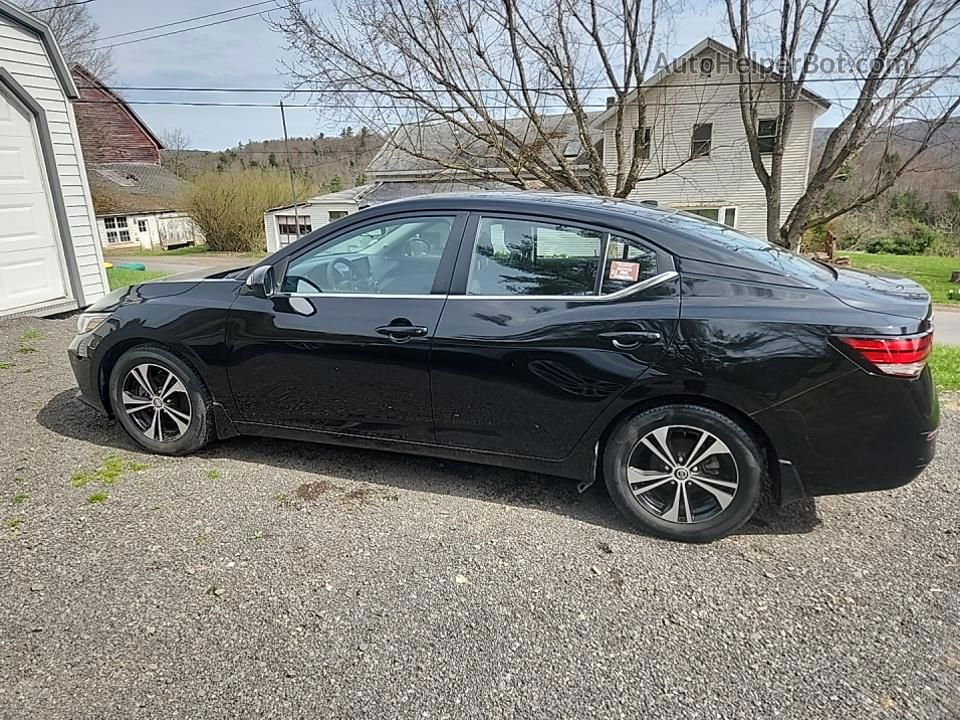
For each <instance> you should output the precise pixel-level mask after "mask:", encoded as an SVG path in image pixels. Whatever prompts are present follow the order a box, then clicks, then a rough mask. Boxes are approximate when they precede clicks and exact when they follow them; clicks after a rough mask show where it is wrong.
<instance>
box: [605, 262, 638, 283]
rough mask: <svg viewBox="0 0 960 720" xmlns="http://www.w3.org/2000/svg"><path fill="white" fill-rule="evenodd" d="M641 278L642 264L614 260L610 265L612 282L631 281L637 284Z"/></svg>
mask: <svg viewBox="0 0 960 720" xmlns="http://www.w3.org/2000/svg"><path fill="white" fill-rule="evenodd" d="M639 277H640V263H635V262H624V261H623V260H613V261H612V262H611V263H610V279H611V280H629V281H630V282H636V281H637V279H638V278H639Z"/></svg>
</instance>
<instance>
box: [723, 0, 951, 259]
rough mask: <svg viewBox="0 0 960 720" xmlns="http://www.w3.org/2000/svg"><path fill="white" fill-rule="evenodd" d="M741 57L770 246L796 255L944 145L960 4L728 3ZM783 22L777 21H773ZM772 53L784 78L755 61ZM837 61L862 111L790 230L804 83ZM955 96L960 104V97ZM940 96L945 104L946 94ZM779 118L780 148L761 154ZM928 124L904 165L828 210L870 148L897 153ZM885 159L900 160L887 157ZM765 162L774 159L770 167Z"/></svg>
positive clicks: (854, 108) (888, 168) (852, 116)
mask: <svg viewBox="0 0 960 720" xmlns="http://www.w3.org/2000/svg"><path fill="white" fill-rule="evenodd" d="M725 1H726V12H727V21H728V24H729V27H730V33H731V35H732V37H733V41H734V46H735V48H736V51H737V54H738V56H739V60H740V62H738V66H737V69H738V74H739V83H738V91H739V96H740V110H741V117H742V119H743V127H744V130H745V131H746V136H747V140H748V146H749V150H750V160H751V163H752V165H753V168H754V171H755V172H756V175H757V177H758V179H759V180H760V183H761V185H762V186H763V189H764V192H765V194H766V201H767V203H766V204H767V238H768V239H769V240H770V241H771V242H776V243H779V244H781V245H784V246H786V247H791V248H796V247H797V246H798V245H799V243H800V239H801V236H802V234H803V232H804V231H805V230H807V229H809V228H812V227H815V226H817V225H821V224H823V223H825V222H828V221H830V220H832V219H833V218H836V217H839V216H841V215H843V214H845V213H847V212H850V211H851V210H853V209H856V208H858V207H861V206H863V205H865V204H867V203H869V202H871V201H872V200H874V199H875V198H877V197H879V196H880V195H881V194H883V193H884V192H886V191H887V190H888V189H889V188H890V187H892V186H893V185H894V183H895V182H896V180H897V178H899V177H900V176H901V175H903V173H904V172H907V171H908V170H909V169H910V168H911V167H913V166H914V164H915V163H916V162H917V159H918V158H919V157H920V156H921V155H922V154H923V152H924V151H925V150H927V149H928V148H929V147H930V146H931V144H932V143H933V142H935V140H936V138H937V136H938V131H939V130H940V129H941V128H942V127H943V126H944V125H945V124H946V123H947V122H948V121H950V119H951V118H952V117H954V116H955V114H956V113H957V109H958V107H960V96H958V95H957V94H956V83H955V82H953V80H955V76H954V73H955V72H956V70H957V68H958V64H960V44H958V43H957V33H958V27H960V10H958V8H960V0H819V1H818V2H810V1H809V0H780V2H779V3H775V4H774V5H773V6H772V9H773V10H774V12H773V13H771V12H770V10H771V5H769V4H766V3H762V6H761V2H758V1H757V0H725ZM771 17H772V18H773V20H771V19H770V18H771ZM763 52H766V53H768V56H769V57H772V58H776V59H777V62H776V68H777V73H773V72H771V71H770V70H769V69H766V70H764V69H761V68H758V66H757V64H756V63H754V62H751V59H752V58H753V57H754V56H756V55H758V54H760V53H763ZM824 53H831V54H832V55H833V56H834V57H836V60H835V61H833V62H834V66H835V67H836V68H837V69H839V68H841V67H842V68H845V69H846V72H847V73H853V74H854V75H855V76H856V78H857V79H856V81H855V82H854V83H853V85H854V90H853V95H854V96H855V99H854V102H853V103H852V105H851V106H850V107H848V108H844V109H845V110H846V111H847V112H846V115H845V117H844V118H843V120H842V121H841V122H840V124H839V125H838V126H837V127H836V128H834V129H833V130H832V131H831V133H830V135H829V137H828V138H827V141H826V144H825V146H824V148H823V152H822V153H821V155H820V157H819V160H817V161H816V163H815V164H814V166H813V167H812V168H811V172H810V176H809V179H808V182H807V186H806V189H805V192H804V194H803V195H802V196H801V198H800V199H799V201H798V202H797V203H796V204H795V205H794V206H793V207H792V209H790V211H789V213H788V215H787V217H786V220H785V221H784V222H783V223H782V224H781V222H780V218H781V215H782V212H781V210H782V203H783V198H782V187H783V173H784V165H783V152H784V148H785V146H786V138H787V137H788V136H789V134H790V130H791V127H792V125H793V121H794V116H795V112H796V110H797V108H798V107H799V106H800V103H799V100H800V98H801V93H802V92H803V86H804V83H805V82H806V81H807V80H808V79H809V78H810V76H811V74H813V73H815V72H817V61H818V59H819V58H820V57H821V56H822V55H823V54H824ZM951 91H952V93H953V94H952V95H951V94H950V92H951ZM938 93H939V94H938ZM761 109H762V111H763V117H766V118H771V117H775V118H776V128H775V141H774V144H773V150H772V152H771V153H769V154H768V155H766V156H765V155H764V154H762V153H761V144H760V140H759V138H758V120H759V118H760V117H761V114H760V113H761ZM910 121H913V122H914V123H916V122H917V121H919V122H921V123H922V124H923V126H924V132H923V133H921V137H920V138H919V139H918V140H917V141H916V142H914V143H913V145H912V148H911V151H910V152H909V153H907V154H906V155H904V156H896V160H895V162H891V163H878V164H877V166H876V170H875V173H874V175H873V177H871V178H870V179H869V182H866V183H863V184H862V189H861V191H860V192H858V193H856V195H855V196H853V197H847V198H845V200H844V202H843V203H841V204H840V205H839V207H833V208H831V209H830V210H821V201H822V200H823V199H824V197H825V195H826V194H827V193H828V191H829V188H830V185H831V182H832V181H833V180H834V179H835V178H836V177H837V176H838V174H840V173H842V172H844V171H845V169H846V168H847V167H848V165H849V163H850V162H851V161H852V160H853V159H855V158H856V157H857V155H858V154H859V153H860V152H861V151H862V150H863V149H864V148H865V147H867V146H868V145H871V144H877V143H881V144H884V145H885V146H886V148H890V147H892V145H893V144H894V143H895V141H896V139H897V133H898V127H901V126H903V124H904V123H907V122H910ZM884 155H890V156H891V157H892V156H893V155H892V154H889V153H887V152H886V150H885V151H884ZM765 157H769V160H766V159H765Z"/></svg>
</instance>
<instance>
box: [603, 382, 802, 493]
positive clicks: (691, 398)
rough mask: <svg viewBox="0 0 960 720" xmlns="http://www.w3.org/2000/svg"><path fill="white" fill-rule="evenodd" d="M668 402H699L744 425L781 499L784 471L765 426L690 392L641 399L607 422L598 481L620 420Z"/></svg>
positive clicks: (729, 406)
mask: <svg viewBox="0 0 960 720" xmlns="http://www.w3.org/2000/svg"><path fill="white" fill-rule="evenodd" d="M665 405H696V406H698V407H702V408H706V409H708V410H713V411H715V412H718V413H721V414H722V415H726V416H727V417H729V418H730V419H731V420H733V421H735V422H737V423H738V424H739V425H741V427H743V428H744V430H746V431H747V432H748V433H750V435H751V437H753V439H754V440H756V441H757V444H758V445H759V446H760V449H761V450H762V451H763V454H764V458H765V460H766V465H767V474H768V477H769V487H768V488H767V489H768V490H770V491H771V492H773V494H774V496H775V497H776V498H778V499H779V498H782V497H783V488H782V487H781V484H782V480H783V478H782V475H783V473H781V470H780V458H779V457H778V455H777V450H776V447H775V446H774V444H773V442H772V440H771V439H770V436H769V435H768V434H767V432H766V431H765V430H764V429H763V427H761V426H760V424H759V423H757V421H756V420H754V419H753V418H752V417H750V416H749V415H748V414H747V413H745V412H743V411H742V410H740V409H738V408H736V407H734V406H733V405H731V404H729V403H726V402H723V401H722V400H717V399H716V398H712V397H705V396H703V395H693V394H689V395H688V394H683V393H673V394H667V395H659V396H657V397H653V398H647V399H644V400H639V401H637V402H635V403H633V404H631V405H629V406H627V407H625V408H623V409H622V410H621V411H620V412H619V413H617V414H616V415H615V416H614V417H613V418H612V419H611V420H610V421H609V422H608V423H607V424H606V426H604V428H603V430H602V431H601V432H600V435H599V438H598V440H597V446H596V459H595V474H594V479H595V481H596V480H602V479H603V454H604V451H605V450H606V445H607V442H609V440H610V436H611V435H612V434H613V431H614V430H615V429H616V428H617V427H618V426H619V425H620V423H622V422H623V421H624V420H626V419H627V418H629V417H632V416H634V415H638V414H639V413H642V412H646V411H647V410H651V409H653V408H657V407H661V406H665Z"/></svg>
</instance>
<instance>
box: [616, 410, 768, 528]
mask: <svg viewBox="0 0 960 720" xmlns="http://www.w3.org/2000/svg"><path fill="white" fill-rule="evenodd" d="M603 462H604V466H603V469H604V477H605V479H606V484H607V489H608V490H609V492H610V496H611V498H612V499H613V501H614V503H615V504H616V506H617V508H618V509H619V510H620V512H622V513H623V514H624V515H625V516H626V517H627V518H629V519H630V520H631V521H632V522H633V523H634V524H635V525H636V526H638V527H639V528H640V529H641V530H643V531H645V532H648V533H651V534H653V535H657V536H659V537H665V538H669V539H672V540H681V541H684V542H709V541H711V540H716V539H718V538H721V537H723V536H725V535H729V534H730V533H732V532H734V531H735V530H737V529H738V528H740V527H741V526H742V525H743V524H744V523H746V522H747V520H749V519H750V517H751V516H752V515H753V513H754V511H755V510H756V509H757V505H758V504H759V502H760V496H761V491H762V488H763V485H764V483H765V482H766V478H767V473H766V464H765V462H764V457H763V453H762V451H761V450H760V448H759V447H758V446H757V443H756V441H755V440H754V438H753V437H752V436H751V435H750V433H749V432H748V431H747V430H746V429H744V428H743V427H742V426H741V425H740V424H739V423H737V422H735V421H734V420H732V419H731V418H729V417H727V416H726V415H724V414H722V413H719V412H717V411H715V410H711V409H709V408H705V407H700V406H698V405H688V404H676V405H663V406H659V407H655V408H651V409H649V410H646V411H643V412H640V413H638V414H637V415H634V416H632V417H629V418H627V419H626V420H624V421H623V422H621V423H620V425H619V426H618V427H617V428H616V429H615V430H614V431H613V433H612V435H611V437H610V439H609V441H608V442H607V445H606V448H605V451H604V458H603Z"/></svg>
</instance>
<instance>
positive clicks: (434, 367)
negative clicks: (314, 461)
mask: <svg viewBox="0 0 960 720" xmlns="http://www.w3.org/2000/svg"><path fill="white" fill-rule="evenodd" d="M78 325H79V327H78V330H79V334H78V335H77V337H76V339H75V340H74V341H73V343H72V344H71V346H70V351H69V354H70V360H71V362H72V364H73V369H74V372H75V374H76V377H77V381H78V383H79V386H80V397H81V399H83V400H84V401H86V402H87V403H89V404H90V405H92V406H94V407H95V408H97V409H99V410H101V411H104V412H107V413H110V414H112V415H114V416H116V418H117V419H118V420H119V422H120V424H121V425H122V426H123V428H124V429H125V430H126V431H127V433H129V435H130V436H131V437H132V438H133V439H134V440H135V441H136V442H137V443H139V444H140V445H141V446H143V447H144V448H147V449H148V450H151V451H153V452H157V453H163V454H168V455H182V454H185V453H190V452H193V451H195V450H197V449H198V448H200V447H203V446H204V445H205V444H207V443H208V442H210V441H211V440H214V439H215V438H227V437H231V436H234V435H238V434H249V435H260V436H268V437H278V438H291V439H300V440H310V441H319V442H326V443H334V444H341V445H352V446H358V447H369V448H377V449H381V450H395V451H400V452H407V453H420V454H424V455H433V456H437V457H444V458H453V459H457V460H467V461H471V462H478V463H487V464H491V465H500V466H505V467H511V468H518V469H521V470H528V471H534V472H541V473H549V474H553V475H558V476H562V477H566V478H572V479H574V480H577V481H579V482H580V488H581V489H585V488H587V487H589V486H590V485H591V484H592V483H593V482H594V481H596V480H598V479H600V480H602V481H603V482H604V483H605V484H606V486H607V489H608V490H609V493H610V496H611V497H612V498H613V501H614V502H615V503H616V505H617V507H618V508H619V509H620V510H621V511H622V512H623V514H624V515H625V516H626V517H628V518H629V519H630V520H631V521H632V522H633V523H634V524H635V525H636V526H637V527H638V528H641V529H643V530H645V531H647V532H650V533H653V534H656V535H660V536H663V537H667V538H674V539H678V540H687V541H707V540H712V539H715V538H718V537H721V536H723V535H726V534H728V533H730V532H733V531H734V530H736V529H737V528H739V527H740V526H741V525H743V523H745V522H746V521H747V520H748V519H749V518H750V516H751V515H752V514H753V512H754V510H755V509H756V507H757V504H758V502H759V500H760V497H761V494H762V493H763V491H764V488H769V489H770V490H771V491H772V493H773V496H774V497H775V498H776V500H777V501H778V502H780V503H789V502H791V501H794V500H797V499H799V498H802V497H805V496H811V495H822V494H830V493H848V492H859V491H863V490H878V489H883V488H892V487H896V486H898V485H903V484H904V483H907V482H909V481H910V480H912V479H913V478H915V477H916V476H917V475H918V474H919V473H920V472H921V471H922V470H923V468H924V467H925V466H926V465H927V464H928V463H929V462H930V461H931V459H932V458H933V455H934V447H935V438H936V431H937V426H938V421H939V408H938V404H937V396H936V393H935V391H934V387H933V383H932V382H931V377H930V371H929V370H928V369H927V367H926V359H927V357H928V355H929V353H930V350H931V345H932V322H931V304H930V296H929V295H928V294H927V293H926V292H925V291H924V290H923V289H922V288H921V287H919V286H917V285H915V284H914V283H912V282H910V281H908V280H904V279H891V278H882V277H877V276H874V275H869V274H866V273H862V272H856V271H853V270H848V269H841V268H834V267H829V266H825V265H821V264H818V263H815V262H812V261H810V260H806V259H804V258H802V257H800V256H798V255H795V254H792V253H789V252H786V251H784V250H781V249H778V248H776V247H774V246H772V245H770V244H768V243H767V242H764V241H761V240H757V239H755V238H752V237H748V236H745V235H743V234H741V233H739V232H737V231H736V230H733V229H732V228H729V227H726V226H724V225H720V224H717V223H713V222H710V221H707V220H704V219H702V218H699V217H696V216H693V215H688V214H685V213H682V212H677V211H673V210H659V209H655V208H651V207H647V206H645V205H642V204H637V203H632V202H627V201H614V200H610V199H602V198H594V197H586V196H578V195H559V194H557V195H555V194H529V193H527V194H524V193H485V194H456V195H454V194H451V195H438V196H433V197H426V198H416V199H411V200H404V201H398V202H393V203H387V204H383V205H378V206H376V207H373V208H369V209H367V210H363V211H361V212H358V213H356V214H354V215H350V216H348V217H346V218H344V219H342V220H339V221H337V222H334V223H331V224H330V225H327V226H325V227H323V228H322V229H320V230H317V231H315V232H312V233H310V234H309V235H307V236H306V237H304V238H302V239H300V240H299V241H297V242H294V243H292V244H291V245H289V246H287V247H285V248H282V249H281V250H280V251H278V252H276V253H274V254H273V255H271V256H269V257H267V258H266V259H264V260H262V261H261V262H260V263H258V264H257V265H255V266H253V267H251V268H244V269H240V270H232V271H225V272H219V273H214V274H211V275H208V276H206V277H202V278H196V277H195V278H184V277H173V278H170V279H168V280H166V281H160V282H151V283H145V284H142V285H137V286H133V287H129V288H124V289H122V290H118V291H115V292H113V293H111V294H110V295H109V296H107V297H106V298H104V299H103V300H101V301H100V302H98V303H96V304H95V305H94V306H92V307H90V308H89V309H88V310H87V312H85V313H84V314H83V315H82V316H80V319H79V323H78Z"/></svg>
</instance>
